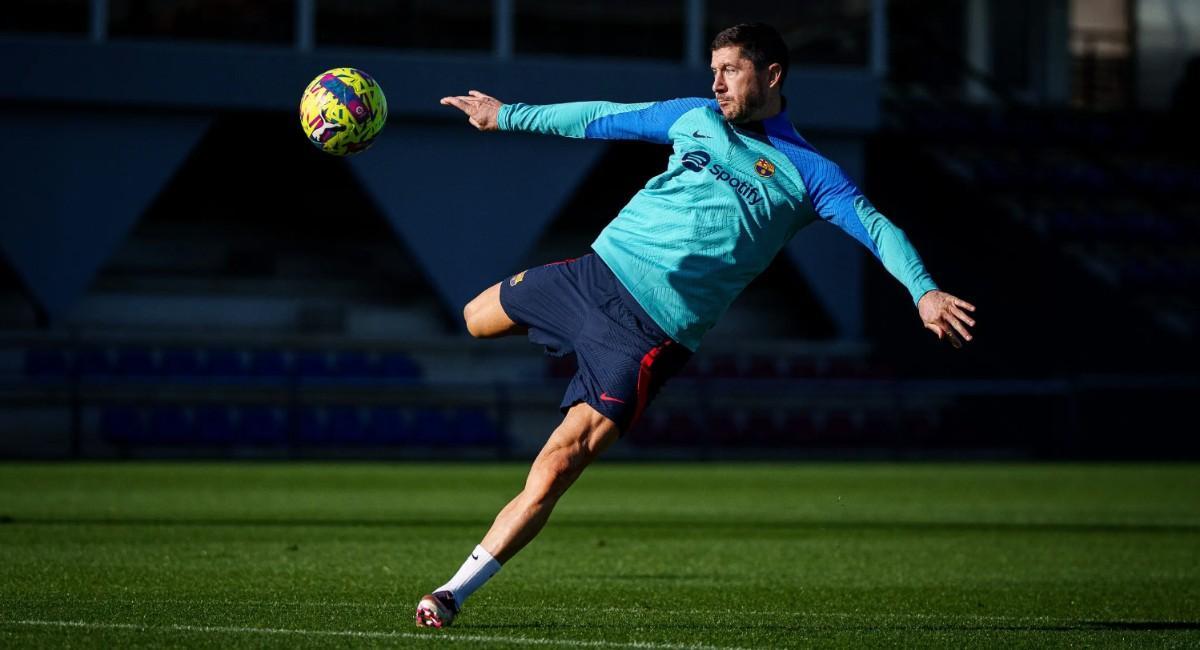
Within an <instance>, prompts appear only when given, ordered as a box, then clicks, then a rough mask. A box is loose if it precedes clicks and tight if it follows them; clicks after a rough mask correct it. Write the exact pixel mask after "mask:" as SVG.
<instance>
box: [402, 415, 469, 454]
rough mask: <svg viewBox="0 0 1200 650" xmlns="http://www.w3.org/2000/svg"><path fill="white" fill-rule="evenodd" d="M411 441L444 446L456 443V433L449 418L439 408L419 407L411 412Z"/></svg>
mask: <svg viewBox="0 0 1200 650" xmlns="http://www.w3.org/2000/svg"><path fill="white" fill-rule="evenodd" d="M410 431H411V432H412V438H411V439H412V441H413V442H414V443H416V444H423V445H434V446H446V445H455V444H458V442H459V440H458V435H457V432H456V431H455V430H454V426H453V423H452V422H451V421H450V418H447V417H446V413H445V412H444V411H442V410H441V409H433V408H421V409H417V410H415V411H413V413H412V426H411V428H410Z"/></svg>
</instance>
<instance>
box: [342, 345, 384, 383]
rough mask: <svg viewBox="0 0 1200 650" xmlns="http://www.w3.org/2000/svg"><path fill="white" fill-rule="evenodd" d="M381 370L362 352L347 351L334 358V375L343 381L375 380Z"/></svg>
mask: <svg viewBox="0 0 1200 650" xmlns="http://www.w3.org/2000/svg"><path fill="white" fill-rule="evenodd" d="M380 371H381V368H380V367H379V365H378V364H375V363H371V358H370V357H369V356H367V354H366V353H365V352H362V351H360V350H346V351H344V352H340V353H338V354H337V356H336V357H335V358H334V362H333V375H334V376H336V377H338V378H341V379H374V378H376V377H378V376H379V374H380Z"/></svg>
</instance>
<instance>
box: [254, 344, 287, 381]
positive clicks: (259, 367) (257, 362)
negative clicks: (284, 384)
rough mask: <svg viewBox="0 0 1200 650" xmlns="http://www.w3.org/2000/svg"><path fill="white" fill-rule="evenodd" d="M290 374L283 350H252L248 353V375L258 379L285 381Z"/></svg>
mask: <svg viewBox="0 0 1200 650" xmlns="http://www.w3.org/2000/svg"><path fill="white" fill-rule="evenodd" d="M290 374H291V372H290V369H289V368H288V363H287V356H286V355H285V354H284V352H283V350H271V349H266V350H254V351H253V352H251V353H250V375H251V376H253V377H255V378H258V379H277V380H280V379H286V378H287V377H288V376H289V375H290Z"/></svg>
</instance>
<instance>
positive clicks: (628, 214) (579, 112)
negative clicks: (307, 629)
mask: <svg viewBox="0 0 1200 650" xmlns="http://www.w3.org/2000/svg"><path fill="white" fill-rule="evenodd" d="M787 66H788V63H787V48H786V46H785V45H784V43H783V39H782V38H780V36H779V34H778V33H777V32H776V31H775V30H774V29H772V28H771V27H769V26H767V25H763V24H744V25H737V26H735V27H731V28H729V29H726V30H724V31H722V32H721V33H720V34H717V36H716V38H715V39H714V40H713V42H712V74H713V84H712V91H713V94H714V95H715V97H716V98H715V99H705V98H698V97H697V98H687V99H674V100H670V101H663V102H648V103H644V104H614V103H610V102H576V103H568V104H553V105H546V106H531V105H526V104H502V103H501V102H499V101H498V100H496V99H495V98H494V97H489V96H488V95H485V94H483V93H481V92H478V91H474V90H472V91H470V93H469V94H468V95H465V96H460V97H445V98H443V99H442V100H441V103H442V104H444V105H447V106H453V107H455V108H458V109H460V110H461V111H463V112H464V113H466V114H467V116H468V117H469V118H470V123H471V125H472V126H474V127H475V128H477V129H479V130H480V131H530V132H534V133H548V134H554V135H562V136H566V137H571V138H589V139H602V140H644V141H648V142H657V143H661V144H667V143H670V144H671V145H672V146H673V147H674V153H673V154H672V155H671V158H670V160H669V161H668V164H667V170H666V171H665V172H663V173H662V174H660V175H658V176H656V177H655V178H653V179H651V180H650V181H649V182H648V183H647V184H646V187H645V188H643V189H642V190H641V191H639V192H638V193H637V194H636V195H634V197H633V199H632V200H630V202H629V204H628V205H626V206H625V207H624V208H623V209H622V210H621V212H620V213H619V214H618V215H617V217H616V218H615V219H613V220H612V222H611V223H609V224H608V226H607V227H606V228H605V229H604V230H603V231H601V233H600V236H599V237H598V238H597V239H596V241H595V242H594V243H593V244H592V249H593V251H594V252H593V253H592V254H588V255H585V256H583V257H581V258H578V259H575V260H568V261H565V262H556V263H554V264H548V265H546V266H542V267H538V268H532V269H529V270H527V271H522V272H521V273H518V274H516V275H514V276H512V277H511V278H507V279H505V280H504V281H502V282H500V283H498V284H496V285H494V286H492V287H491V288H489V289H487V290H486V291H484V292H483V293H481V294H479V296H478V297H476V298H475V299H474V300H472V301H471V302H470V303H469V304H468V305H467V306H466V308H465V309H464V310H463V317H464V318H465V320H466V324H467V329H468V330H469V331H470V332H471V335H472V336H475V337H478V338H493V337H500V336H508V335H513V334H523V333H528V335H529V339H530V340H531V341H532V342H534V343H538V344H542V345H545V346H546V348H547V351H548V352H551V353H553V354H566V353H569V352H574V353H575V354H576V357H577V359H578V362H579V371H578V372H577V373H576V375H575V377H574V378H573V379H572V380H571V382H570V384H569V386H568V387H567V392H566V395H565V396H564V398H563V402H562V410H563V412H564V413H565V416H566V417H565V418H564V419H563V422H562V424H561V425H559V426H558V428H557V429H555V430H554V432H553V433H552V434H550V438H549V440H547V441H546V445H545V446H544V447H543V448H542V450H541V452H540V453H539V454H538V456H537V458H536V459H535V460H534V461H533V466H532V467H531V468H530V470H529V477H528V478H527V479H526V482H525V488H524V489H523V490H522V491H521V493H520V494H518V495H517V496H516V498H514V499H513V500H512V501H511V502H509V504H508V505H507V506H505V507H504V509H503V510H501V511H500V514H499V515H497V516H496V520H495V522H494V523H493V524H492V527H491V529H490V530H488V532H487V535H485V536H484V538H483V540H482V541H481V542H480V544H479V545H478V546H476V547H475V550H474V551H473V552H472V553H471V554H470V556H469V557H468V558H467V561H466V562H464V563H463V565H462V568H460V569H459V570H458V572H457V573H456V574H454V577H452V578H451V579H450V581H449V582H447V583H446V584H445V585H443V586H442V587H440V588H438V589H437V590H435V591H434V592H433V593H432V594H429V595H426V596H425V597H423V598H422V599H421V601H420V603H419V604H418V605H417V612H416V621H417V625H419V626H430V627H443V626H446V625H449V624H450V623H451V622H452V621H453V620H454V618H455V616H457V614H458V612H459V610H460V609H461V608H462V605H463V603H464V602H465V601H466V599H467V598H468V597H469V596H470V595H471V594H472V593H473V592H474V591H475V590H476V589H478V588H479V587H480V586H482V585H483V583H484V582H486V581H487V580H488V579H489V578H491V577H492V576H493V575H495V573H496V572H497V571H499V570H500V566H501V564H503V563H504V562H506V561H508V559H509V558H511V557H513V556H514V555H516V554H517V552H518V551H520V550H521V549H522V548H523V547H524V546H525V545H526V544H528V543H529V542H530V541H531V540H532V539H533V538H534V537H535V536H536V535H537V534H538V532H539V531H540V530H541V529H542V526H544V525H545V524H546V521H547V519H548V518H549V517H550V512H551V511H552V510H553V509H554V505H555V504H556V503H557V502H558V499H559V497H561V496H562V495H563V493H564V492H566V490H567V488H569V487H570V486H571V484H572V483H574V482H575V480H576V479H577V478H579V476H580V474H581V473H582V472H583V470H584V468H585V467H587V466H588V464H590V463H591V462H592V461H593V460H595V458H596V457H597V456H599V455H600V453H601V452H602V451H604V450H605V449H606V448H607V447H608V446H609V445H611V444H612V443H613V442H614V441H615V440H616V439H617V438H618V437H620V435H621V433H622V432H623V431H625V430H627V429H628V428H629V427H630V426H631V425H632V424H633V423H634V422H635V421H636V420H637V419H638V416H640V415H641V413H642V411H643V410H644V409H645V408H646V405H647V404H648V403H649V401H650V400H651V399H652V398H653V397H654V395H655V394H656V393H657V392H658V389H659V388H661V387H662V385H663V382H665V381H666V380H667V378H669V377H671V376H672V375H674V374H675V373H676V372H678V371H679V369H680V368H681V367H682V366H683V364H684V363H685V362H686V361H687V359H688V357H690V356H691V354H692V352H693V351H694V350H695V349H696V348H697V346H698V345H699V344H700V339H701V337H702V336H703V335H704V333H705V332H706V331H707V330H708V329H709V328H711V327H712V326H713V325H714V324H715V323H716V321H717V318H718V317H719V316H720V315H721V314H722V313H723V312H724V311H725V309H726V308H727V307H728V306H729V304H730V303H731V302H733V299H734V298H735V297H737V295H738V294H739V293H741V291H742V289H744V288H745V287H746V285H747V284H749V282H750V281H751V280H752V279H754V277H755V276H757V275H758V274H759V273H761V272H762V271H763V270H764V269H765V268H766V267H767V265H768V264H769V263H770V262H771V260H772V258H774V257H775V255H776V253H778V252H779V250H780V249H781V248H783V246H784V244H786V243H787V242H788V240H789V239H791V238H792V235H794V234H795V233H796V231H798V230H799V229H800V228H802V227H804V226H806V225H808V224H809V223H812V222H813V221H814V220H816V219H822V220H825V221H828V222H830V223H832V224H834V225H836V226H838V227H839V228H841V229H842V230H844V231H846V232H847V233H848V234H849V235H850V236H852V237H854V238H855V239H857V240H858V241H859V242H860V243H862V244H863V245H864V246H866V247H867V249H868V250H870V251H871V253H872V254H874V255H875V256H876V257H877V258H879V260H880V261H881V262H882V263H883V265H884V267H885V268H886V269H887V270H888V272H889V273H891V274H892V275H893V276H895V277H896V279H897V280H899V281H900V282H901V283H903V284H904V286H905V287H906V288H907V289H908V291H909V293H911V294H912V297H913V301H914V302H915V303H916V305H917V310H918V313H919V315H920V317H921V320H922V322H923V323H924V325H925V327H926V328H927V329H929V330H931V331H933V333H934V334H936V335H937V337H938V338H939V339H943V340H948V341H949V342H950V343H951V344H952V345H953V346H954V347H956V348H957V347H961V345H962V344H963V342H964V341H970V340H971V334H970V331H969V329H968V328H969V327H973V326H974V325H975V321H974V320H973V319H972V318H971V316H970V315H968V312H973V311H974V310H975V307H973V306H972V305H970V304H969V303H967V302H965V301H963V300H960V299H958V298H956V297H954V296H952V295H950V294H948V293H945V292H943V291H939V290H938V288H937V285H935V284H934V282H933V279H932V278H930V276H929V273H927V272H926V271H925V266H924V264H923V263H922V262H921V258H920V256H919V255H917V252H916V250H914V249H913V247H912V244H910V243H909V241H908V238H907V237H905V235H904V233H903V232H902V231H901V230H900V229H899V228H897V227H896V226H894V225H893V224H892V223H891V222H890V221H888V220H887V219H886V218H885V217H884V216H883V215H882V214H880V213H879V212H878V211H877V210H875V208H874V206H872V205H871V203H870V202H869V201H868V200H867V198H866V197H865V196H863V195H862V193H861V192H859V190H858V188H857V187H856V186H855V185H854V183H853V182H852V181H851V180H850V179H849V178H847V177H846V175H845V174H844V173H843V172H842V170H841V169H840V168H839V167H838V166H837V165H835V164H834V163H832V162H830V161H829V160H828V159H826V158H824V157H822V156H821V155H820V154H819V153H817V151H816V150H815V149H813V147H812V145H810V144H809V143H808V142H807V141H805V140H804V138H802V137H800V134H798V133H797V132H796V130H795V129H794V128H793V127H792V123H791V121H790V120H789V119H788V116H787V113H786V111H785V105H784V98H783V96H782V94H781V89H782V86H783V80H784V77H785V76H786V75H787Z"/></svg>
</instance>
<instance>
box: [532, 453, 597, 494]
mask: <svg viewBox="0 0 1200 650" xmlns="http://www.w3.org/2000/svg"><path fill="white" fill-rule="evenodd" d="M540 461H541V470H542V475H543V477H544V478H545V480H544V481H543V482H542V486H541V488H542V489H541V490H539V491H538V492H539V494H536V495H533V496H534V497H535V498H538V499H539V500H541V499H546V498H552V499H556V498H558V497H559V496H561V495H562V493H563V492H566V491H567V488H569V487H571V484H572V483H574V482H575V479H577V478H579V475H580V474H582V473H583V469H584V468H585V467H587V464H588V462H589V459H588V458H587V456H586V453H585V452H583V451H582V450H578V449H571V448H559V449H556V450H554V451H552V452H550V453H548V454H545V455H544V456H543V457H542V458H541V459H540Z"/></svg>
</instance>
